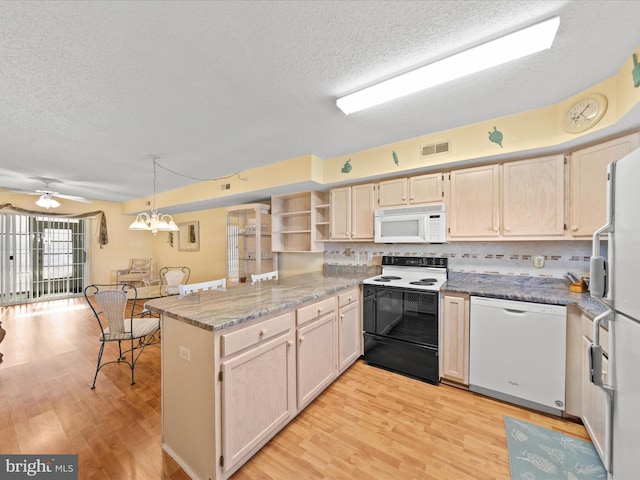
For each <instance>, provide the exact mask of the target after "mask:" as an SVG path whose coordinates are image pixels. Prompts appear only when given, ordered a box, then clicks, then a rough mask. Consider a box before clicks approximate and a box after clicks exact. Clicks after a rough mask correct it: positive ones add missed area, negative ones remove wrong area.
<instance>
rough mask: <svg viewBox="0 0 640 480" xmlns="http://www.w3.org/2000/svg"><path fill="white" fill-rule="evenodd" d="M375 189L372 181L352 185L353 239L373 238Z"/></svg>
mask: <svg viewBox="0 0 640 480" xmlns="http://www.w3.org/2000/svg"><path fill="white" fill-rule="evenodd" d="M374 209H375V189H374V185H373V184H372V183H367V184H364V185H354V186H353V187H351V239H352V240H373V220H374V219H373V211H374Z"/></svg>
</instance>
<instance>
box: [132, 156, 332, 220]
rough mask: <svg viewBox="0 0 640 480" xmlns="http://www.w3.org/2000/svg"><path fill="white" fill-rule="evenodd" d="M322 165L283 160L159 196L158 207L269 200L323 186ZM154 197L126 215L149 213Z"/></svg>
mask: <svg viewBox="0 0 640 480" xmlns="http://www.w3.org/2000/svg"><path fill="white" fill-rule="evenodd" d="M322 174H323V163H322V161H321V160H320V159H319V158H318V157H316V156H315V155H304V156H302V157H296V158H292V159H289V160H283V161H281V162H276V163H273V164H271V165H266V166H264V167H258V168H253V169H251V170H246V171H243V172H240V173H239V174H238V175H234V176H232V177H231V178H225V179H221V180H215V181H213V180H210V181H205V182H200V183H197V184H194V185H189V186H187V187H182V188H176V189H174V190H170V191H167V192H162V193H158V194H156V207H157V208H158V210H162V207H166V206H172V205H182V204H188V203H193V202H199V201H202V200H211V199H216V198H224V197H227V196H230V195H237V194H241V193H247V192H255V191H265V198H269V197H270V196H271V194H270V193H269V190H270V189H273V188H276V187H279V186H283V185H290V184H295V183H301V182H310V181H311V182H317V183H318V184H319V185H320V183H321V182H322ZM227 183H228V184H230V187H231V188H230V189H229V190H221V189H220V186H221V185H223V184H227ZM150 201H151V197H143V198H138V199H134V200H131V201H128V202H124V203H123V204H122V212H123V213H137V212H141V211H145V210H149V205H148V204H147V203H148V202H150Z"/></svg>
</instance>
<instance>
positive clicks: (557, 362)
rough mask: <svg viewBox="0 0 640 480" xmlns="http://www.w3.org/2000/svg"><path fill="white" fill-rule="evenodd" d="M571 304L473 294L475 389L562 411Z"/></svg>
mask: <svg viewBox="0 0 640 480" xmlns="http://www.w3.org/2000/svg"><path fill="white" fill-rule="evenodd" d="M566 325H567V312H566V307H564V306H560V305H546V304H541V303H529V302H518V301H513V300H498V299H495V298H485V297H475V296H472V297H471V312H470V332H469V350H470V351H469V389H470V390H471V391H473V392H478V393H482V394H483V395H488V396H490V397H494V398H498V399H500V400H504V401H507V402H511V403H515V404H517V405H522V406H524V407H528V408H532V409H535V410H540V411H543V412H546V413H551V414H555V415H562V412H563V411H564V394H565V364H566V362H565V360H566V346H567V343H566V336H567V327H566Z"/></svg>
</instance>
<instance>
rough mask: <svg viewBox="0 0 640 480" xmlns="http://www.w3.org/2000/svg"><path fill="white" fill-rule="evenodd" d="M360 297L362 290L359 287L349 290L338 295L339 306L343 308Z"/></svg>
mask: <svg viewBox="0 0 640 480" xmlns="http://www.w3.org/2000/svg"><path fill="white" fill-rule="evenodd" d="M359 298H360V290H359V289H357V288H354V289H352V290H349V291H347V292H345V293H341V294H340V295H338V307H339V308H341V307H344V306H346V305H349V304H351V303H353V302H357V301H358V299H359Z"/></svg>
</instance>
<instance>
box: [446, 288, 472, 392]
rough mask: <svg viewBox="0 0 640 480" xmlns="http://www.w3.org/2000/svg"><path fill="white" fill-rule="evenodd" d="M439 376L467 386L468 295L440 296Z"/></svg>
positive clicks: (449, 294) (448, 294) (447, 294)
mask: <svg viewBox="0 0 640 480" xmlns="http://www.w3.org/2000/svg"><path fill="white" fill-rule="evenodd" d="M440 325H441V328H442V344H441V345H440V362H441V364H440V369H441V371H440V376H441V377H442V378H443V379H448V380H452V381H454V382H456V383H459V384H462V385H469V295H461V294H451V293H447V292H443V294H442V319H441V321H440Z"/></svg>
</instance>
